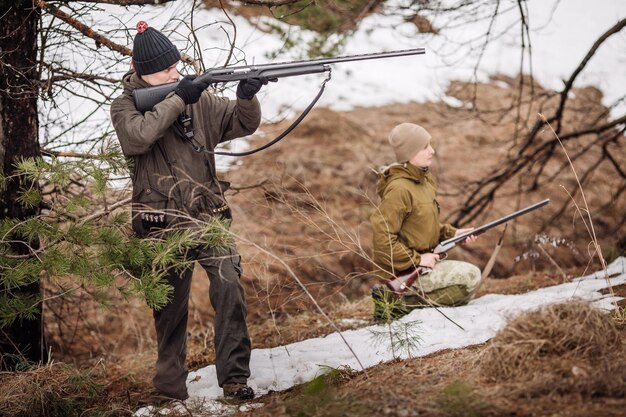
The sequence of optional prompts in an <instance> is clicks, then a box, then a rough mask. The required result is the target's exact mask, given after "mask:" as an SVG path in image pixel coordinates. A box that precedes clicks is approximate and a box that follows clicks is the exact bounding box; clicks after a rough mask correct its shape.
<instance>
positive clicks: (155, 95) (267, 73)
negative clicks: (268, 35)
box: [133, 48, 426, 113]
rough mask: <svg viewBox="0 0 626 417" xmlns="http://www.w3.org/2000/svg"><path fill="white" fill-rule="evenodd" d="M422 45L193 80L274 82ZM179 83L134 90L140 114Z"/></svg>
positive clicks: (232, 70) (226, 70)
mask: <svg viewBox="0 0 626 417" xmlns="http://www.w3.org/2000/svg"><path fill="white" fill-rule="evenodd" d="M425 52H426V51H425V49H424V48H415V49H403V50H399V51H390V52H376V53H370V54H360V55H346V56H338V57H332V58H316V59H308V60H302V61H289V62H279V63H273V64H261V65H246V66H238V67H222V68H212V69H209V70H207V71H206V72H204V73H203V74H202V75H200V76H198V77H197V78H196V79H195V80H194V82H196V81H198V82H204V83H207V84H209V85H210V84H217V83H228V82H232V81H241V80H245V79H250V78H261V79H266V80H269V81H275V80H277V79H278V78H284V77H293V76H297V75H306V74H318V73H322V72H330V65H331V64H337V63H341V62H351V61H364V60H368V59H381V58H393V57H398V56H408V55H422V54H424V53H425ZM177 86H178V82H175V83H168V84H161V85H156V86H152V87H146V88H138V89H135V90H134V91H133V98H134V100H135V107H136V108H137V110H139V111H140V112H142V113H145V112H147V111H151V110H152V109H153V108H154V106H155V105H156V104H158V103H159V102H161V101H162V100H163V99H164V98H165V97H166V96H167V95H168V94H169V93H171V92H172V91H174V90H176V87H177Z"/></svg>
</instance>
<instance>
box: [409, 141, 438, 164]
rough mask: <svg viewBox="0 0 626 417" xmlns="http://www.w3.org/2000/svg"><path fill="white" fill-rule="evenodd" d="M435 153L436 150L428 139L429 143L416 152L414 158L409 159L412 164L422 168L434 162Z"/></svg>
mask: <svg viewBox="0 0 626 417" xmlns="http://www.w3.org/2000/svg"><path fill="white" fill-rule="evenodd" d="M434 155H435V150H434V149H433V147H432V146H431V144H430V140H429V141H428V145H426V147H425V148H424V149H422V150H421V151H419V152H418V153H416V154H415V156H414V157H413V158H411V160H410V161H409V163H410V164H411V165H415V166H416V167H420V168H428V167H430V165H431V164H432V163H433V156H434Z"/></svg>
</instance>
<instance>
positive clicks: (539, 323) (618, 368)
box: [476, 302, 626, 397]
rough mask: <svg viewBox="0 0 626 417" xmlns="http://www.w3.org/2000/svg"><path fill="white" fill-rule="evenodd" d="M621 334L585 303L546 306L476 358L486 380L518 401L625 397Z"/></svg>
mask: <svg viewBox="0 0 626 417" xmlns="http://www.w3.org/2000/svg"><path fill="white" fill-rule="evenodd" d="M623 339H624V332H623V329H620V328H619V327H618V324H617V323H616V322H615V321H614V320H612V319H611V317H610V316H609V315H608V314H606V313H605V312H602V311H599V310H597V309H594V308H592V307H590V306H589V305H588V304H587V303H584V302H572V303H567V304H558V305H554V306H549V307H546V308H544V309H542V310H540V311H538V312H534V313H529V314H526V315H524V316H522V317H519V318H518V319H515V320H513V321H512V322H511V323H510V324H509V325H508V326H507V327H506V328H505V329H504V330H503V331H501V332H500V333H499V334H498V335H497V336H496V337H495V338H494V339H493V341H492V342H491V343H490V344H489V346H488V347H487V348H486V349H485V351H484V352H483V353H482V354H481V355H480V356H479V357H478V358H477V362H476V364H477V366H480V368H481V372H482V375H483V376H484V377H486V378H488V379H489V380H490V381H493V382H495V383H504V384H506V385H507V386H509V388H510V389H509V391H510V392H511V393H513V394H516V395H518V396H520V397H525V396H529V395H530V396H537V395H546V394H551V393H558V394H572V395H574V394H579V395H581V396H585V397H591V396H607V397H623V396H624V394H625V393H626V345H625V344H624V342H623Z"/></svg>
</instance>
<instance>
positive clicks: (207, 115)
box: [111, 71, 261, 235]
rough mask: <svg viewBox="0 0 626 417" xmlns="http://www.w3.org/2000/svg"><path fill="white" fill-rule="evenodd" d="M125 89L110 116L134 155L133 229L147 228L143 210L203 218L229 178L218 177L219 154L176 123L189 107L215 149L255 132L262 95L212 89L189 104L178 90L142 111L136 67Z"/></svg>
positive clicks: (176, 219)
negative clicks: (182, 133)
mask: <svg viewBox="0 0 626 417" xmlns="http://www.w3.org/2000/svg"><path fill="white" fill-rule="evenodd" d="M123 85H124V92H123V93H122V94H121V95H120V96H119V97H117V98H116V99H115V100H114V101H113V103H112V105H111V119H112V121H113V127H114V128H115V131H116V132H117V137H118V139H119V141H120V144H121V146H122V151H123V153H124V155H125V156H127V157H128V158H130V159H131V160H132V169H133V172H132V182H133V195H132V201H133V209H132V211H133V229H134V230H135V232H137V233H138V234H139V235H145V234H147V232H148V231H147V230H144V227H142V222H141V220H140V219H139V217H140V216H139V214H140V212H142V211H144V214H145V213H146V212H148V213H150V212H153V213H159V212H165V213H167V224H168V226H174V225H176V224H179V225H180V224H185V223H187V227H188V225H189V222H188V221H182V220H181V219H184V218H192V219H199V218H200V219H201V218H202V215H203V214H211V213H216V210H219V209H220V208H223V207H224V206H225V205H226V202H225V200H224V195H223V192H224V191H225V189H226V188H227V186H228V183H225V182H221V181H218V179H217V175H216V169H215V157H214V156H213V155H212V154H208V153H198V152H195V151H194V150H193V148H192V146H191V145H190V144H189V143H186V142H185V141H183V140H182V139H180V138H179V137H178V136H177V135H176V134H175V132H174V129H173V128H172V125H173V123H174V122H175V121H176V119H177V118H178V116H179V115H180V114H181V113H182V112H183V111H185V112H186V113H187V114H188V115H189V116H191V118H192V120H193V129H194V138H195V140H196V141H197V143H199V144H200V145H203V146H204V147H206V148H207V149H208V150H213V149H214V148H215V147H216V146H217V145H218V144H219V143H221V142H225V141H229V140H231V139H234V138H237V137H241V136H246V135H249V134H252V133H253V132H254V131H255V130H256V129H257V127H258V126H259V124H260V121H261V109H260V105H259V102H258V100H257V99H256V97H255V98H253V99H252V100H244V99H237V100H236V101H235V100H229V99H228V98H222V97H217V96H215V95H213V94H211V93H210V92H208V91H205V92H203V93H202V96H201V97H200V100H199V101H198V102H197V103H195V104H192V105H185V103H184V101H183V100H182V99H181V98H180V97H179V96H178V95H176V94H174V93H170V94H169V95H168V96H167V97H166V98H165V99H164V100H163V101H161V102H160V103H158V104H157V105H155V106H154V108H153V110H152V111H148V112H146V113H144V114H142V113H141V112H139V111H137V109H136V108H135V104H134V101H133V97H132V92H133V90H134V89H136V88H142V87H149V85H148V84H147V83H146V82H145V81H143V80H142V79H141V78H140V77H139V76H137V75H136V74H135V73H134V72H132V71H131V72H129V73H127V74H126V75H125V76H124V78H123Z"/></svg>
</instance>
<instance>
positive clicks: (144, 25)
mask: <svg viewBox="0 0 626 417" xmlns="http://www.w3.org/2000/svg"><path fill="white" fill-rule="evenodd" d="M146 29H148V24H147V23H146V22H144V21H143V20H141V21H139V22H137V32H139V33H144V32H145V31H146Z"/></svg>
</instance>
